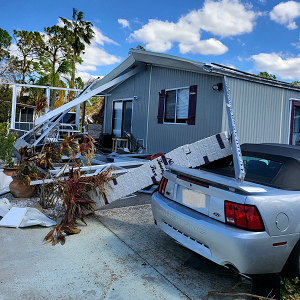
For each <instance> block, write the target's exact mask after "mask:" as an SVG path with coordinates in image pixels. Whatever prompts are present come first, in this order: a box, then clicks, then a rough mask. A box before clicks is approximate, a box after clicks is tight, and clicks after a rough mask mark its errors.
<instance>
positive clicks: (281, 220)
mask: <svg viewBox="0 0 300 300" xmlns="http://www.w3.org/2000/svg"><path fill="white" fill-rule="evenodd" d="M242 155H243V161H244V167H245V170H246V177H245V181H244V182H243V183H241V182H239V181H237V180H235V178H234V166H233V158H232V156H228V157H225V158H222V159H219V160H216V161H214V162H211V163H208V164H206V165H204V166H201V167H199V168H197V169H188V168H183V167H179V166H175V165H172V166H170V167H169V168H168V170H167V171H165V173H164V175H163V178H162V180H161V182H160V186H159V190H158V192H156V193H154V194H153V196H152V211H153V216H154V220H155V224H156V225H157V226H158V227H159V228H160V229H162V230H163V231H164V232H165V233H166V234H168V235H169V236H171V237H172V238H174V239H175V240H177V241H178V242H179V243H181V244H182V245H184V246H185V247H187V248H189V249H191V250H193V251H195V252H197V253H198V254H200V255H202V256H204V257H206V258H208V259H209V260H211V261H213V262H215V263H217V264H219V265H222V266H226V267H228V268H230V269H233V270H234V271H236V272H239V273H243V274H249V275H251V274H266V273H280V272H281V274H283V275H284V276H286V277H297V276H298V277H299V276H300V272H299V269H300V268H299V265H300V263H299V253H300V147H298V146H290V145H282V144H244V145H242Z"/></svg>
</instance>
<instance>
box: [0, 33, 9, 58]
mask: <svg viewBox="0 0 300 300" xmlns="http://www.w3.org/2000/svg"><path fill="white" fill-rule="evenodd" d="M10 45H11V36H10V35H9V33H8V32H7V31H6V30H4V29H2V28H0V61H2V60H3V59H4V58H9V56H10V54H9V47H10Z"/></svg>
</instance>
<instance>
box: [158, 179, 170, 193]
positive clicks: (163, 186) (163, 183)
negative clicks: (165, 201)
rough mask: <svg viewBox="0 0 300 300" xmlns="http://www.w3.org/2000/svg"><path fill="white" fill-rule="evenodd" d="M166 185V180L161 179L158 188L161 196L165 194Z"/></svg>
mask: <svg viewBox="0 0 300 300" xmlns="http://www.w3.org/2000/svg"><path fill="white" fill-rule="evenodd" d="M167 183H168V179H166V178H165V177H162V179H161V181H160V184H159V187H158V191H159V192H160V193H161V194H162V195H163V194H164V193H165V189H166V185H167Z"/></svg>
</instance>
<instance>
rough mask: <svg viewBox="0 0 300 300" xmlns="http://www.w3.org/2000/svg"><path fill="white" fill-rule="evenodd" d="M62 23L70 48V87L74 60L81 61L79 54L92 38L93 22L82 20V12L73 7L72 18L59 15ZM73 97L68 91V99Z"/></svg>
mask: <svg viewBox="0 0 300 300" xmlns="http://www.w3.org/2000/svg"><path fill="white" fill-rule="evenodd" d="M60 20H61V21H62V22H63V24H64V28H65V29H68V31H69V33H68V43H69V45H70V47H71V49H72V74H71V85H70V88H74V86H75V71H76V66H75V65H76V62H79V63H81V62H82V59H81V58H80V54H82V53H84V52H83V51H84V50H85V43H86V44H88V45H90V44H91V41H92V39H93V38H94V34H95V33H94V31H93V29H92V27H93V24H92V23H91V22H87V21H83V12H82V11H79V12H77V10H76V9H75V8H73V16H72V20H68V19H65V18H62V17H60ZM72 99H73V93H72V92H71V93H70V100H72Z"/></svg>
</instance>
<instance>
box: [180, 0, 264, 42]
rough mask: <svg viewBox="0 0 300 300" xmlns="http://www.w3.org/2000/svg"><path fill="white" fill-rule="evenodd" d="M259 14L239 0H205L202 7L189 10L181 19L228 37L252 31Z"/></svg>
mask: <svg viewBox="0 0 300 300" xmlns="http://www.w3.org/2000/svg"><path fill="white" fill-rule="evenodd" d="M259 15H260V14H259V13H255V12H254V11H253V10H251V6H249V5H244V4H242V3H240V1H239V0H221V1H212V0H206V1H205V2H204V5H203V8H202V9H199V10H194V11H191V12H190V13H189V14H187V15H186V16H185V17H183V20H185V21H186V22H190V23H191V24H193V25H194V26H195V27H197V28H199V29H202V30H204V31H208V32H210V33H212V34H214V35H218V36H221V37H228V36H235V35H241V34H244V33H249V32H252V30H253V27H254V26H255V19H256V18H257V16H259Z"/></svg>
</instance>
